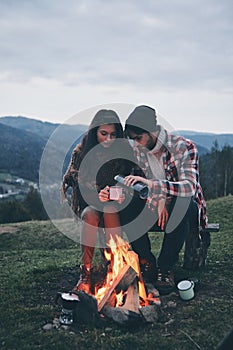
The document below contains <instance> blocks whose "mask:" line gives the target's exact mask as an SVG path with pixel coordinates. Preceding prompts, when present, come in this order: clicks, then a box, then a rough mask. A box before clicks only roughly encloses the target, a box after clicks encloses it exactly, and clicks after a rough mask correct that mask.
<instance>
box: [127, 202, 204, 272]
mask: <svg viewBox="0 0 233 350" xmlns="http://www.w3.org/2000/svg"><path fill="white" fill-rule="evenodd" d="M138 204H139V206H140V205H142V204H140V203H139V202H138ZM133 207H134V208H135V203H134V205H133ZM132 209H133V208H132ZM168 214H169V219H168V223H167V225H166V228H165V231H164V236H163V243H162V247H161V250H160V253H159V256H158V264H157V265H158V267H159V268H160V269H161V270H170V269H172V268H173V267H174V265H175V263H176V262H177V261H178V258H179V253H180V250H181V249H182V247H183V244H184V242H185V240H186V238H187V237H188V235H189V234H190V232H191V230H198V226H199V224H198V207H197V204H196V202H194V201H193V199H191V198H188V199H187V198H181V197H177V198H174V199H173V200H172V201H171V203H170V205H169V207H168ZM151 215H153V216H154V217H155V218H156V215H155V213H153V212H150V210H149V209H148V216H149V217H150V216H151ZM153 231H156V232H157V231H160V232H162V231H161V229H160V228H159V227H158V225H157V221H156V222H155V224H154V225H153V226H152V227H151V229H150V230H148V232H153ZM148 232H146V233H145V234H142V236H141V237H140V238H138V239H136V240H134V241H132V242H131V246H132V249H133V250H134V251H135V252H136V253H137V254H138V256H139V260H141V261H143V260H146V261H148V262H154V261H155V257H154V255H153V254H152V252H151V244H150V239H149V237H148ZM126 233H127V232H126Z"/></svg>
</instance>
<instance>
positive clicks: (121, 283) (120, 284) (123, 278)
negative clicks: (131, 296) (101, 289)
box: [98, 265, 137, 311]
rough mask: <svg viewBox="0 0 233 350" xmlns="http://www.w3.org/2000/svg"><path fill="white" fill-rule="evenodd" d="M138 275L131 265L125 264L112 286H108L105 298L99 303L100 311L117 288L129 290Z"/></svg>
mask: <svg viewBox="0 0 233 350" xmlns="http://www.w3.org/2000/svg"><path fill="white" fill-rule="evenodd" d="M136 276H137V273H136V271H135V270H134V269H132V267H130V266H129V265H125V266H124V268H123V269H122V270H121V271H120V272H119V274H118V276H117V277H116V278H115V279H114V280H113V282H112V284H111V286H109V287H108V288H107V290H106V292H105V294H104V297H103V299H102V300H101V301H100V303H99V305H98V311H101V310H102V308H103V307H104V305H105V304H106V303H107V301H108V299H109V298H110V296H111V294H112V293H113V291H114V290H115V289H116V290H118V291H120V290H122V291H125V290H127V289H128V287H129V286H130V284H131V283H132V282H133V280H135V278H136Z"/></svg>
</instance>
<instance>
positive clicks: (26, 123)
mask: <svg viewBox="0 0 233 350" xmlns="http://www.w3.org/2000/svg"><path fill="white" fill-rule="evenodd" d="M0 123H2V124H5V125H8V126H12V127H14V128H17V129H21V130H24V131H29V132H32V133H34V134H36V135H39V136H40V137H43V138H45V139H46V140H48V139H49V137H50V136H51V135H52V133H53V132H54V131H55V130H56V129H57V128H58V127H60V126H61V124H58V123H50V122H43V121H41V120H36V119H31V118H27V117H21V116H18V117H0ZM62 127H63V129H64V134H66V132H70V131H71V130H73V132H75V133H77V134H78V135H80V134H81V133H84V132H85V131H86V130H87V127H88V126H87V125H81V124H76V125H68V124H62Z"/></svg>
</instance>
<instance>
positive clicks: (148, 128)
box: [125, 105, 157, 136]
mask: <svg viewBox="0 0 233 350" xmlns="http://www.w3.org/2000/svg"><path fill="white" fill-rule="evenodd" d="M156 130H157V117H156V112H155V110H154V109H153V108H151V107H149V106H144V105H142V106H138V107H136V108H135V109H134V110H133V112H132V113H131V114H130V115H129V117H128V118H127V120H126V122H125V136H128V135H129V133H130V131H131V132H134V133H135V134H136V135H141V134H142V133H147V134H148V133H150V132H153V131H156Z"/></svg>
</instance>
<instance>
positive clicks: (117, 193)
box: [109, 186, 123, 201]
mask: <svg viewBox="0 0 233 350" xmlns="http://www.w3.org/2000/svg"><path fill="white" fill-rule="evenodd" d="M122 195H123V188H122V187H119V186H111V187H110V189H109V199H111V200H115V201H117V200H118V199H120V198H121V197H122Z"/></svg>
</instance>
